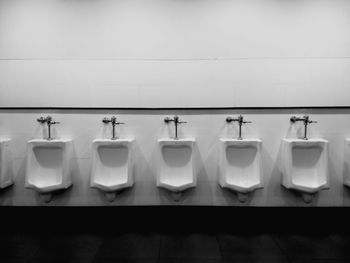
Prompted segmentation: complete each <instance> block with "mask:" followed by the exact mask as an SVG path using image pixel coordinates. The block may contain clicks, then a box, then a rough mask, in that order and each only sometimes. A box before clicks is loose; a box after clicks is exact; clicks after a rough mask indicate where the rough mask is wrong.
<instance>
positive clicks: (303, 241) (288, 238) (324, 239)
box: [274, 234, 339, 260]
mask: <svg viewBox="0 0 350 263" xmlns="http://www.w3.org/2000/svg"><path fill="white" fill-rule="evenodd" d="M274 240H275V241H276V242H277V243H278V245H279V246H280V248H281V249H282V251H283V252H284V253H285V255H286V256H287V257H288V259H291V260H295V259H300V260H308V259H336V258H338V257H339V255H338V252H337V247H336V245H335V242H334V241H332V240H331V238H330V236H329V235H319V236H317V235H312V236H310V235H309V236H306V235H290V234H288V235H278V236H275V237H274Z"/></svg>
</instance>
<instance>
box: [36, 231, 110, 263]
mask: <svg viewBox="0 0 350 263" xmlns="http://www.w3.org/2000/svg"><path fill="white" fill-rule="evenodd" d="M102 241H103V239H102V238H101V237H98V236H94V235H56V236H53V237H51V238H48V239H47V242H46V243H45V244H44V245H43V246H41V247H40V248H39V250H38V251H37V253H36V254H35V255H34V257H35V258H37V259H40V258H44V259H45V258H58V259H62V258H64V259H66V258H77V259H78V258H81V260H82V259H83V258H93V257H94V256H95V255H96V253H97V251H98V248H99V247H100V246H101V244H102Z"/></svg>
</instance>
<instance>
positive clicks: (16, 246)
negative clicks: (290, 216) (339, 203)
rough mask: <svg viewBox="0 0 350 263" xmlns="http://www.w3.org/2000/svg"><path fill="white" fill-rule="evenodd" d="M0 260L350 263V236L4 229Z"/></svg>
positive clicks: (165, 262) (16, 262) (154, 262)
mask: <svg viewBox="0 0 350 263" xmlns="http://www.w3.org/2000/svg"><path fill="white" fill-rule="evenodd" d="M0 240H1V241H0V247H1V249H0V251H1V253H0V262H1V263H7V262H12V263H24V262H25V263H27V262H28V263H29V262H77V263H110V262H122V263H124V262H132V263H138V262H140V263H141V262H143V263H144V262H146V263H175V262H181V263H182V262H185V263H199V262H201V263H216V262H222V263H233V262H240V263H243V262H244V263H250V262H286V263H289V262H293V263H294V262H295V263H301V262H318V263H321V262H333V263H340V262H349V260H350V235H343V234H339V233H329V234H320V235H305V234H304V235H300V234H276V233H274V234H268V233H265V234H249V235H246V234H232V233H231V234H228V233H197V232H188V233H158V232H157V233H156V232H147V233H146V232H125V233H119V234H113V235H103V234H86V233H85V234H82V233H80V234H64V233H60V234H45V235H44V234H40V235H33V234H23V233H22V234H18V233H17V234H8V233H7V234H4V235H1V237H0Z"/></svg>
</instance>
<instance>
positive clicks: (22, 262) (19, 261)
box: [0, 258, 27, 263]
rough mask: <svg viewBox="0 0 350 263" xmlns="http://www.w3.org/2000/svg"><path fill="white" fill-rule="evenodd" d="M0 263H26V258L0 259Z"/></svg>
mask: <svg viewBox="0 0 350 263" xmlns="http://www.w3.org/2000/svg"><path fill="white" fill-rule="evenodd" d="M0 262H1V263H27V259H26V258H0Z"/></svg>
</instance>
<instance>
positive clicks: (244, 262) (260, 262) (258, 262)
mask: <svg viewBox="0 0 350 263" xmlns="http://www.w3.org/2000/svg"><path fill="white" fill-rule="evenodd" d="M223 263H289V261H288V260H287V259H259V258H255V259H225V260H224V262H223Z"/></svg>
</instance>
